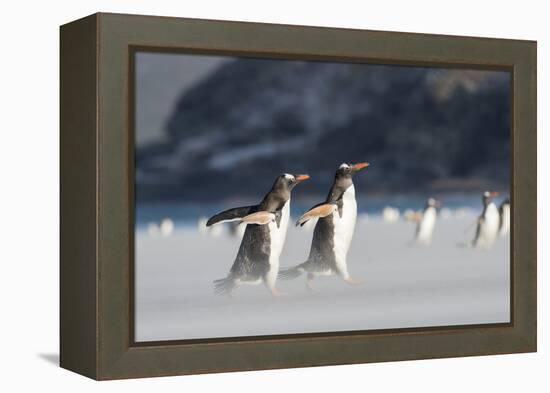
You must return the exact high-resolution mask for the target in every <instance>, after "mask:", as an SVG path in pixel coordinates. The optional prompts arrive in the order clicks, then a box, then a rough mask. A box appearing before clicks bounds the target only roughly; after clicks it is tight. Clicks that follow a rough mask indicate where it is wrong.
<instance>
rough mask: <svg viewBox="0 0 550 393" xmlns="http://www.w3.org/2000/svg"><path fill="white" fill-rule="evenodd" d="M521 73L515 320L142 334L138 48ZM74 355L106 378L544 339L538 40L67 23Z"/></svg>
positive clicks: (65, 246) (79, 366)
mask: <svg viewBox="0 0 550 393" xmlns="http://www.w3.org/2000/svg"><path fill="white" fill-rule="evenodd" d="M141 49H146V50H147V51H155V50H159V51H171V52H178V51H180V52H182V53H216V54H227V55H240V56H255V57H272V58H273V57H275V58H296V59H319V60H332V61H346V62H362V63H376V64H400V65H420V66H422V65H427V66H445V67H454V68H456V67H467V68H475V69H496V70H507V71H510V72H511V73H512V78H511V79H512V86H511V91H512V98H511V99H512V105H511V108H512V119H511V146H512V152H513V155H512V159H511V162H512V163H511V174H512V176H511V178H512V184H511V201H512V225H511V228H512V232H511V250H510V255H511V274H510V277H511V308H510V309H511V322H510V323H505V324H483V325H468V326H448V327H430V328H406V329H387V330H369V331H358V332H357V331H354V332H330V333H316V334H295V335H277V336H261V337H236V338H234V337H233V338H224V339H203V340H187V341H169V342H146V343H136V342H135V340H134V336H133V314H134V313H133V281H134V280H133V235H134V222H133V215H134V205H133V203H134V202H133V195H134V190H133V187H134V185H133V179H134V178H133V152H134V150H133V149H134V146H133V145H134V140H133V83H132V81H133V61H132V59H133V55H134V53H135V51H136V50H141ZM60 145H61V201H60V203H61V267H60V279H61V294H60V310H61V311H60V314H61V316H60V326H61V333H60V334H61V348H60V363H61V366H62V367H64V368H66V369H69V370H72V371H75V372H77V373H80V374H83V375H86V376H88V377H91V378H94V379H98V380H104V379H119V378H136V377H149V376H162V375H177V374H196V373H210V372H223V371H238V370H258V369H274V368H287V367H305V366H321V365H332V364H352V363H365V362H381V361H395V360H410V359H427V358H443V357H456V356H474V355H490V354H504V353H519V352H533V351H536V337H537V332H536V327H537V315H536V308H537V307H536V302H537V300H536V220H537V217H536V195H537V168H536V42H533V41H522V40H505V39H489V38H471V37H455V36H443V35H428V34H410V33H394V32H381V31H364V30H351V29H334V28H318V27H303V26H288V25H274V24H257V23H241V22H225V21H208V20H197V19H180V18H168V17H151V16H134V15H120V14H104V13H99V14H94V15H91V16H88V17H86V18H83V19H80V20H78V21H75V22H72V23H69V24H66V25H64V26H62V27H61V138H60Z"/></svg>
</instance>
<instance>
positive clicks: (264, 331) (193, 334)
mask: <svg viewBox="0 0 550 393" xmlns="http://www.w3.org/2000/svg"><path fill="white" fill-rule="evenodd" d="M474 220H475V216H472V215H465V216H461V217H450V218H446V219H439V220H438V222H437V226H436V230H435V234H434V238H433V243H432V245H431V246H429V247H419V246H410V240H411V238H412V235H413V233H414V224H412V223H408V222H404V221H398V222H394V223H388V222H384V221H383V220H381V219H379V218H369V219H368V220H359V221H358V224H357V227H356V231H355V237H354V241H353V243H352V246H351V250H350V252H349V254H348V266H349V271H350V273H351V275H352V276H353V277H354V278H356V279H358V280H362V281H364V283H363V284H362V285H360V286H350V285H348V284H346V283H344V282H343V281H342V280H341V279H339V278H338V277H335V276H332V277H320V278H317V279H316V280H315V281H314V282H313V285H314V289H313V290H311V291H308V290H306V288H305V278H304V277H300V278H298V279H296V280H293V281H278V287H279V290H280V291H281V292H283V293H284V294H285V296H283V297H278V298H274V297H272V296H271V295H270V294H269V292H268V291H267V290H266V288H265V287H264V286H263V285H258V286H244V287H241V288H238V289H237V290H236V291H235V293H234V297H233V298H228V297H223V296H221V297H220V296H216V295H215V294H214V291H213V284H212V281H213V280H215V279H218V278H222V277H225V275H226V274H227V272H228V271H229V268H230V267H231V264H232V263H233V260H234V257H235V255H236V253H237V250H238V247H239V242H240V240H239V239H238V238H235V237H231V236H229V235H228V234H222V235H220V236H216V237H214V236H211V235H208V234H201V233H199V231H197V230H196V229H195V228H181V227H177V228H176V230H175V231H174V232H173V234H172V235H171V236H168V237H160V236H150V235H149V234H148V233H147V231H146V230H138V231H137V233H136V340H137V341H157V340H181V339H194V338H213V337H231V336H250V335H254V336H256V335H271V334H289V333H311V332H324V331H348V330H364V329H386V328H404V327H421V326H444V325H462V324H479V323H495V322H508V321H509V315H510V314H509V313H510V307H509V306H510V297H509V296H510V291H509V287H510V281H509V280H510V261H509V237H506V238H500V239H499V240H498V241H497V243H496V244H495V246H494V247H493V249H491V250H488V251H482V250H474V249H470V248H465V247H459V246H458V244H459V243H465V242H466V241H468V240H470V239H471V237H472V236H473V233H474V228H473V227H472V226H471V224H472V222H473V221H474ZM467 228H470V229H469V230H467ZM466 230H467V231H466ZM465 231H466V232H465ZM311 236H312V231H311V230H307V229H306V230H304V229H302V228H301V229H296V228H294V227H292V228H289V231H288V236H287V242H286V245H285V249H284V251H283V255H282V257H281V266H283V267H285V266H290V265H293V264H296V263H300V262H303V261H304V260H305V259H306V257H307V254H308V252H309V247H310V241H311Z"/></svg>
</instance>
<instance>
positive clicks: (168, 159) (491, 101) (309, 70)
mask: <svg viewBox="0 0 550 393" xmlns="http://www.w3.org/2000/svg"><path fill="white" fill-rule="evenodd" d="M509 83H510V82H509V77H508V74H505V73H496V72H481V71H460V70H439V69H430V68H410V67H397V66H375V65H370V66H364V65H359V64H334V63H323V62H302V61H292V62H290V61H278V60H259V59H236V60H235V61H232V62H228V63H227V64H225V65H224V66H222V67H221V68H220V69H218V70H217V71H216V72H214V73H213V74H212V75H211V76H210V77H209V78H208V79H206V80H205V81H203V82H202V83H200V84H198V85H196V86H195V87H194V88H192V89H191V90H189V91H187V93H186V94H184V95H183V96H181V97H180V99H179V101H178V103H177V106H176V107H175V109H174V112H173V114H172V116H171V118H170V119H169V121H168V123H167V124H166V135H167V137H166V139H165V141H164V142H162V143H156V144H152V145H148V146H145V147H143V148H140V149H138V151H137V153H136V179H137V195H138V198H139V199H140V200H181V201H199V200H203V201H209V200H211V201H215V200H220V199H249V198H257V197H258V195H259V194H260V195H261V194H262V193H263V192H265V191H266V189H267V188H269V186H270V185H271V183H272V181H273V178H274V177H275V176H276V175H277V174H279V173H282V172H289V173H301V172H307V173H309V174H310V175H311V176H312V179H311V181H309V182H308V183H309V184H308V186H307V187H306V186H305V185H304V186H303V188H302V190H301V191H300V192H301V193H302V195H314V194H315V195H317V194H323V195H324V194H325V193H326V191H327V189H328V186H329V184H330V182H331V180H332V177H333V173H334V170H335V168H336V167H337V166H338V165H339V164H340V163H341V162H344V161H345V162H353V161H364V160H367V161H369V162H371V164H372V165H371V167H370V168H369V169H368V172H369V173H368V174H365V175H362V176H358V177H357V182H358V183H359V184H360V185H361V187H362V188H363V189H364V190H367V192H371V193H383V192H389V191H391V192H403V193H407V192H415V193H427V192H434V191H473V190H476V191H477V190H481V189H485V188H497V189H499V188H500V189H502V188H507V187H508V182H509V155H510V141H509Z"/></svg>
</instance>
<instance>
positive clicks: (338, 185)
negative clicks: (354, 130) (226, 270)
mask: <svg viewBox="0 0 550 393" xmlns="http://www.w3.org/2000/svg"><path fill="white" fill-rule="evenodd" d="M368 166H369V164H368V163H367V162H361V163H357V164H347V163H343V164H342V165H340V167H339V168H338V169H337V170H336V174H335V176H334V182H333V184H332V187H331V189H330V191H329V194H328V196H327V198H326V200H325V201H324V202H323V203H320V204H318V205H315V206H313V207H312V208H311V209H309V210H308V211H307V212H305V213H304V214H303V215H302V216H301V217H300V218H299V219H298V221H297V223H296V225H297V226H303V225H304V224H305V223H306V222H307V221H309V220H312V219H318V221H317V224H316V225H315V229H314V231H313V240H312V242H311V248H310V252H309V257H308V259H307V261H305V262H304V263H301V264H299V265H297V266H294V267H291V268H288V269H284V270H281V271H280V272H279V277H281V278H282V279H293V278H296V277H298V276H300V275H301V274H306V286H307V288H308V289H311V281H312V280H313V278H315V276H329V275H333V274H337V275H338V276H340V277H341V278H342V279H343V280H344V281H346V282H347V283H349V284H357V283H358V281H356V280H354V279H353V278H351V277H350V274H349V272H348V267H347V253H348V250H349V247H350V245H351V240H352V238H353V233H354V231H355V222H356V220H357V201H356V200H355V187H354V185H353V176H354V175H355V174H356V173H357V172H359V171H360V170H361V169H363V168H366V167H368Z"/></svg>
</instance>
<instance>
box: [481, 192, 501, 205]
mask: <svg viewBox="0 0 550 393" xmlns="http://www.w3.org/2000/svg"><path fill="white" fill-rule="evenodd" d="M496 196H498V192H496V191H485V192H484V193H483V195H482V196H481V200H482V201H483V204H484V205H487V204H489V203H490V202H491V201H492V200H493V198H494V197H496Z"/></svg>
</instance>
